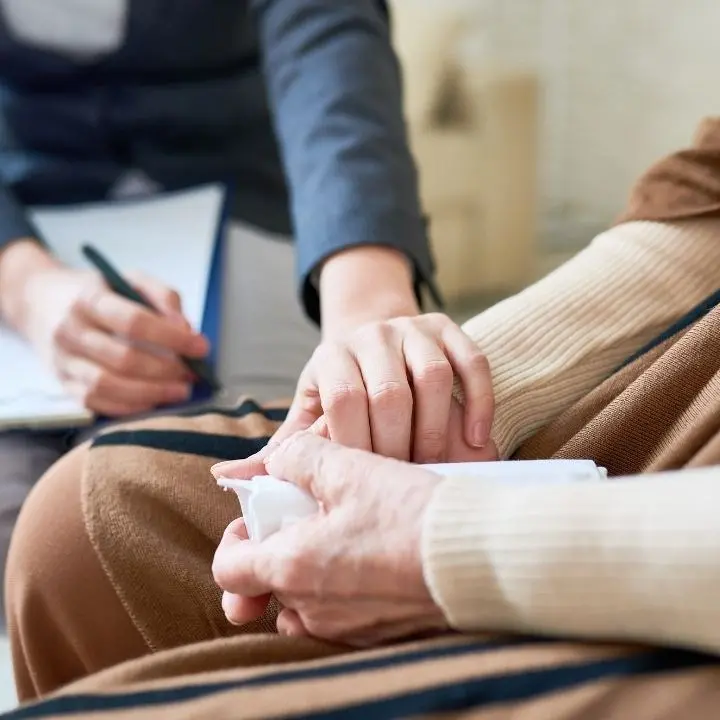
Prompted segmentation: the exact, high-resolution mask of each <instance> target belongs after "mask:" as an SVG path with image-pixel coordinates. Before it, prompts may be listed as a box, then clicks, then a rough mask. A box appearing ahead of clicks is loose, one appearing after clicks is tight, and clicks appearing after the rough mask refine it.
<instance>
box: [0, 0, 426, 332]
mask: <svg viewBox="0 0 720 720" xmlns="http://www.w3.org/2000/svg"><path fill="white" fill-rule="evenodd" d="M96 1H97V2H98V3H101V2H102V0H96ZM116 1H117V0H116ZM125 4H126V6H127V8H126V13H125V16H124V21H123V30H122V39H121V42H119V43H118V44H117V46H114V47H112V48H110V49H109V50H107V51H106V52H102V53H97V54H94V55H89V56H88V55H78V54H77V53H71V52H67V51H63V50H62V49H58V48H57V47H53V46H52V45H50V46H48V45H47V44H45V45H43V44H42V43H38V42H35V41H32V39H30V40H28V38H27V37H26V36H24V35H23V34H22V33H18V32H17V28H15V27H13V23H12V22H10V21H9V18H8V15H7V13H6V14H5V15H0V180H1V181H2V188H1V189H0V246H1V245H2V244H3V243H6V242H8V241H10V240H12V239H13V238H17V237H20V236H27V235H36V232H35V230H34V229H33V228H32V226H31V224H30V223H29V221H28V219H27V218H26V217H25V213H24V210H23V207H24V206H25V205H30V204H44V205H47V204H64V203H74V202H83V201H92V200H100V199H103V198H107V197H108V195H109V194H110V193H111V191H112V189H113V188H114V187H116V185H117V183H118V182H119V181H120V180H121V179H122V178H123V177H124V176H127V175H128V174H129V173H133V172H138V173H141V174H142V175H143V176H146V177H148V178H149V179H150V180H152V181H153V182H154V183H155V184H157V186H159V187H160V188H162V189H168V190H170V189H179V188H183V187H188V186H192V185H194V184H198V183H204V182H211V181H218V180H222V181H228V182H231V183H232V186H233V187H234V189H235V192H234V202H233V214H234V215H235V216H236V217H238V218H241V219H244V220H246V221H248V222H250V223H253V224H256V225H258V226H260V227H262V228H265V229H267V230H270V231H274V232H279V233H287V234H290V233H292V235H293V236H294V238H295V240H296V243H297V258H298V263H297V266H298V277H299V283H300V288H301V292H302V298H303V301H304V304H305V307H306V310H307V311H308V313H309V314H310V315H311V317H313V318H315V319H317V318H318V315H319V302H318V297H317V292H316V290H315V288H314V285H313V283H312V282H311V281H310V275H311V273H312V270H313V269H314V268H315V267H316V266H317V265H318V263H320V262H321V261H322V260H323V259H324V258H326V257H327V256H329V255H331V254H333V253H335V252H337V251H339V250H342V249H344V248H348V247H352V246H356V245H362V244H379V245H386V246H390V247H393V248H397V249H398V250H400V251H402V252H403V253H405V254H406V255H407V256H408V257H409V258H410V260H411V261H412V264H413V265H414V268H415V273H416V278H417V281H418V284H422V283H423V282H428V281H430V279H431V277H432V272H433V264H432V259H431V255H430V251H429V248H428V242H427V237H426V231H425V227H424V223H423V218H422V213H421V209H420V206H419V200H418V189H417V179H416V172H415V167H414V164H413V161H412V158H411V155H410V152H409V150H408V145H407V138H406V130H405V126H404V121H403V116H402V103H401V81H400V73H399V68H398V63H397V60H396V58H395V56H394V53H393V51H392V48H391V43H390V32H389V22H388V16H387V8H386V6H385V2H383V1H382V0H202V1H199V0H125Z"/></svg>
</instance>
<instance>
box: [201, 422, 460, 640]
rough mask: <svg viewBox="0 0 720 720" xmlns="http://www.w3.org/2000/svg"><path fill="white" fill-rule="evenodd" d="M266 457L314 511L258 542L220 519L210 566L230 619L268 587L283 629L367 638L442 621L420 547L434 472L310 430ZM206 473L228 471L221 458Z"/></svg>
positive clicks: (263, 597) (251, 610)
mask: <svg viewBox="0 0 720 720" xmlns="http://www.w3.org/2000/svg"><path fill="white" fill-rule="evenodd" d="M266 463H267V470H268V472H269V473H270V474H272V475H273V476H275V477H279V478H283V479H285V480H287V481H289V482H292V483H295V484H296V485H298V486H300V487H302V488H303V489H305V490H307V491H308V492H310V493H311V494H312V495H313V496H314V497H315V498H316V499H317V500H318V501H319V503H320V505H321V511H320V512H319V513H318V514H317V515H315V516H313V517H310V518H305V519H302V520H300V521H299V522H297V523H295V524H293V525H290V526H289V527H286V528H284V529H282V530H280V531H279V532H277V533H275V534H274V535H271V536H270V537H269V538H267V539H266V540H264V541H263V542H259V543H256V542H251V541H249V540H248V539H247V533H246V531H245V526H244V523H243V521H242V520H236V521H235V522H233V523H232V524H231V525H230V526H229V527H228V528H227V530H226V532H225V535H224V537H223V539H222V542H221V543H220V546H219V548H218V550H217V553H216V554H215V561H214V563H213V574H214V576H215V580H216V582H217V583H218V585H220V587H221V588H222V589H223V590H224V591H225V592H224V596H223V608H224V610H225V614H226V616H227V618H228V620H229V621H230V622H232V623H236V624H242V623H246V622H249V621H251V620H253V619H255V618H257V617H259V616H260V615H261V614H262V613H263V612H264V611H265V608H266V606H267V603H268V599H269V595H270V594H274V595H275V596H276V597H277V599H278V601H279V602H280V603H281V604H282V606H283V608H284V609H283V610H282V611H281V613H280V616H279V617H278V623H277V626H278V631H279V632H280V633H281V634H286V635H311V636H314V637H318V638H323V639H326V640H332V641H339V642H344V643H348V644H352V645H372V644H377V643H380V642H383V641H386V640H390V639H394V638H399V637H405V636H410V635H416V634H420V633H426V632H432V631H442V630H445V629H447V624H446V621H445V618H444V617H443V614H442V612H441V611H440V609H439V608H438V607H437V606H436V605H435V603H434V602H433V599H432V597H431V596H430V593H429V591H428V588H427V587H426V585H425V580H424V578H423V570H422V562H421V547H420V546H421V534H422V525H423V516H424V513H425V510H426V508H427V506H428V503H429V502H430V498H431V496H432V494H433V491H434V490H435V488H436V486H437V485H438V483H440V482H441V479H440V477H439V476H438V475H436V474H434V473H432V472H429V471H428V470H425V469H423V468H422V467H419V466H417V465H410V464H408V463H404V462H399V461H397V460H392V459H386V458H381V457H379V456H377V455H372V454H370V453H368V452H363V451H360V450H354V449H347V448H343V447H340V446H339V445H337V444H335V443H331V442H329V441H327V440H324V439H322V438H319V437H316V436H313V435H312V434H310V433H301V434H298V435H295V436H293V437H292V438H290V439H289V440H286V441H285V442H283V443H282V444H281V445H280V446H279V447H277V448H276V449H274V451H273V452H272V453H271V454H270V455H269V456H268V458H267V459H266ZM230 470H232V468H231V467H230ZM214 472H217V473H218V474H222V475H223V476H225V477H227V476H228V474H229V473H228V464H226V463H222V465H221V466H216V468H215V469H214ZM230 474H231V473H230Z"/></svg>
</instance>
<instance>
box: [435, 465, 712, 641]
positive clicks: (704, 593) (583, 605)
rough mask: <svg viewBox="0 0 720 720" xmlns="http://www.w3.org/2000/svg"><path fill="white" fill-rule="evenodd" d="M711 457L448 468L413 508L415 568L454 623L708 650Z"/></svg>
mask: <svg viewBox="0 0 720 720" xmlns="http://www.w3.org/2000/svg"><path fill="white" fill-rule="evenodd" d="M719 503H720V468H718V467H710V468H703V469H699V470H686V471H678V472H673V473H666V474H662V475H654V476H653V475H649V476H643V477H637V478H627V479H623V478H617V479H614V480H613V481H612V482H601V483H577V484H568V485H552V486H548V485H536V486H532V485H528V484H523V485H522V486H518V485H513V484H507V483H504V484H503V483H497V482H495V483H493V482H487V481H485V482H483V481H480V480H478V479H477V478H464V479H462V478H452V479H448V480H446V481H445V482H444V483H443V484H442V485H441V486H440V487H439V488H438V490H437V492H436V494H435V496H434V497H433V500H432V502H431V505H430V507H429V509H428V513H427V516H426V518H425V527H424V539H423V544H424V547H423V556H424V571H425V575H426V579H427V581H428V584H429V587H430V589H431V592H432V593H433V596H434V598H435V600H436V602H437V603H438V604H439V605H440V607H441V608H442V609H443V611H444V612H445V614H446V616H447V618H448V620H449V621H450V623H451V624H452V625H453V626H454V627H456V628H458V629H461V630H467V631H470V630H504V631H514V632H522V633H526V632H532V633H549V634H557V635H563V636H578V637H587V638H601V639H608V640H610V639H623V640H633V641H648V642H653V643H668V644H675V645H681V646H689V647H698V648H703V649H708V650H711V651H714V652H720V602H719V600H720V523H718V522H717V507H718V504H719Z"/></svg>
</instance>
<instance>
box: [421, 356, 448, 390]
mask: <svg viewBox="0 0 720 720" xmlns="http://www.w3.org/2000/svg"><path fill="white" fill-rule="evenodd" d="M452 381H453V369H452V366H451V365H450V363H449V362H448V360H446V359H442V360H431V361H429V362H427V363H425V365H424V366H423V367H422V368H421V369H420V371H419V372H418V375H417V382H418V383H420V384H421V385H451V384H452Z"/></svg>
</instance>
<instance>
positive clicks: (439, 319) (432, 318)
mask: <svg viewBox="0 0 720 720" xmlns="http://www.w3.org/2000/svg"><path fill="white" fill-rule="evenodd" d="M425 317H426V319H427V321H428V322H429V323H432V324H433V325H447V324H448V323H450V322H452V321H451V320H450V318H449V317H448V316H447V315H445V314H444V313H439V312H432V313H428V314H427V315H425Z"/></svg>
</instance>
